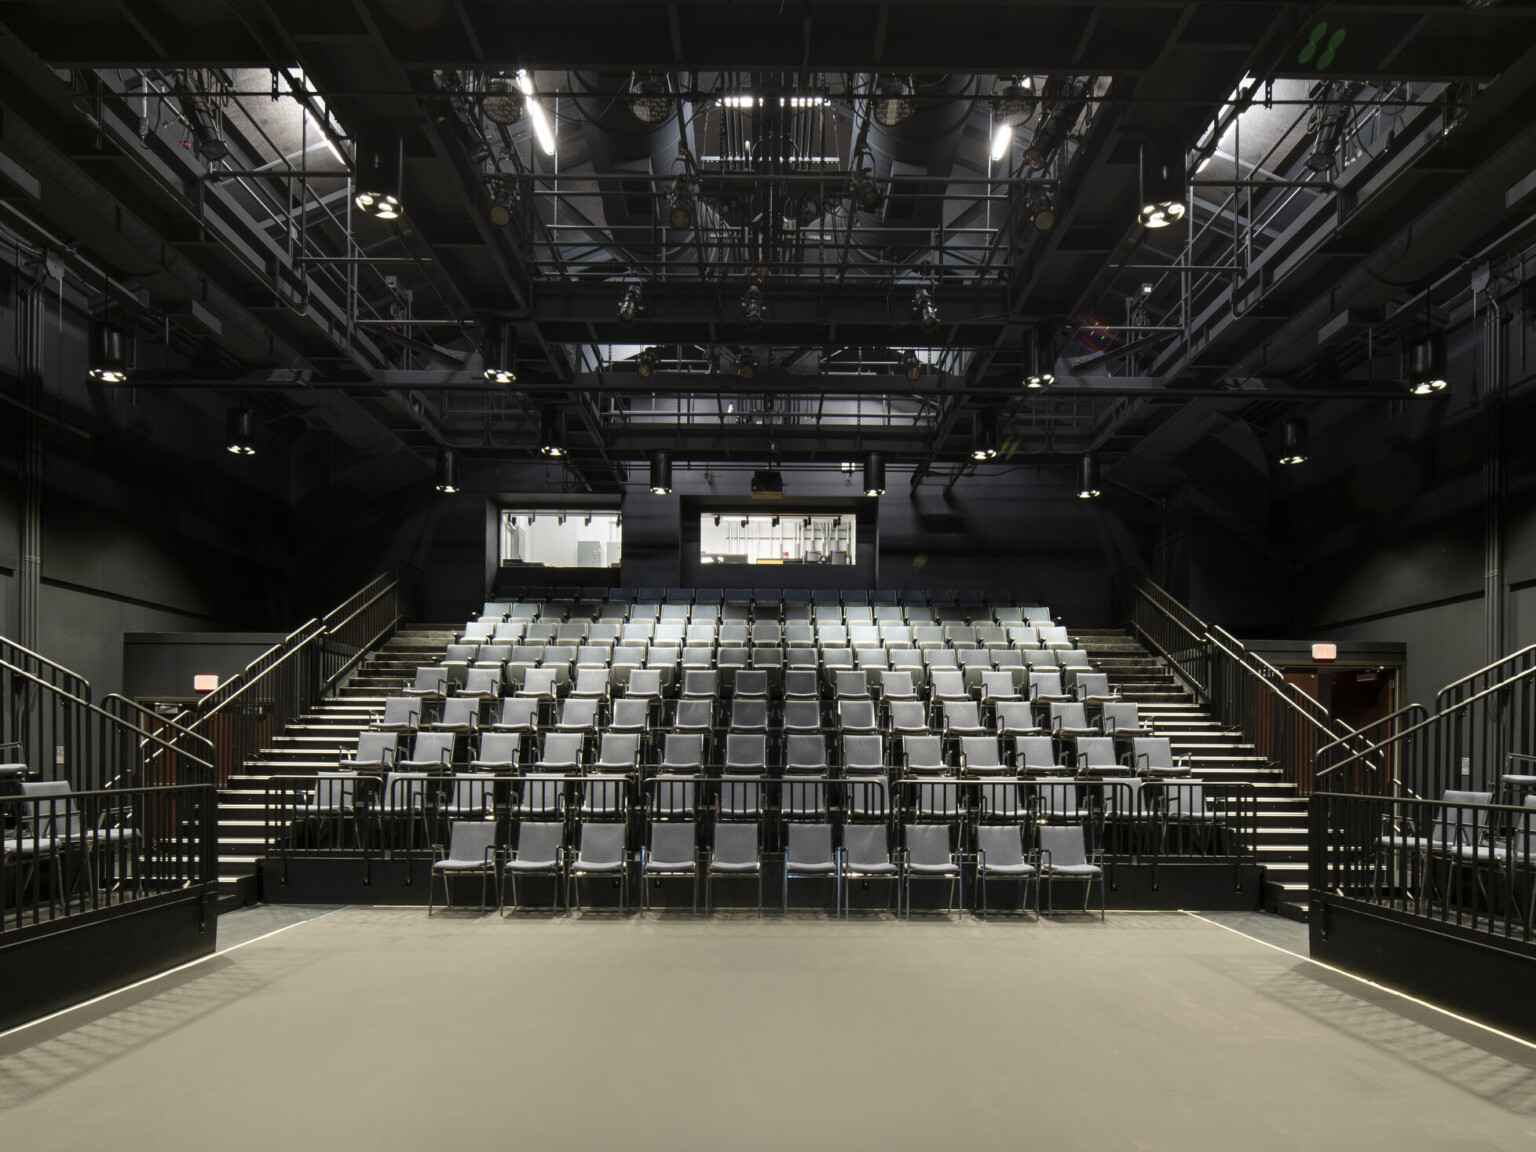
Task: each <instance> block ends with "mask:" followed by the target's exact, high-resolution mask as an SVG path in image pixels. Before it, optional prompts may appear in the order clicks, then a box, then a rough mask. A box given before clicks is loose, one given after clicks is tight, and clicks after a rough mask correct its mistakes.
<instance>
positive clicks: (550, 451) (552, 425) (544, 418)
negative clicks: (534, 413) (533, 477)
mask: <svg viewBox="0 0 1536 1152" xmlns="http://www.w3.org/2000/svg"><path fill="white" fill-rule="evenodd" d="M564 423H565V421H564V420H562V419H561V416H560V413H559V412H555V411H553V410H551V409H548V408H546V409H544V410H543V411H541V412H540V413H539V452H540V453H541V454H543V455H545V456H564V455H565V435H564V428H563V427H562V426H563V425H564Z"/></svg>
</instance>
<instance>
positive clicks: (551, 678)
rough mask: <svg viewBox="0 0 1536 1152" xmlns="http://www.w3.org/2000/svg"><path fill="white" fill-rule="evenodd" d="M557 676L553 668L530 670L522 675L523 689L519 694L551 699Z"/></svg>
mask: <svg viewBox="0 0 1536 1152" xmlns="http://www.w3.org/2000/svg"><path fill="white" fill-rule="evenodd" d="M558 675H559V674H558V673H557V672H556V671H555V670H554V669H553V668H530V669H528V671H526V672H524V673H523V687H522V691H521V693H520V694H521V695H523V696H549V697H553V696H554V695H555V684H556V677H557V676H558Z"/></svg>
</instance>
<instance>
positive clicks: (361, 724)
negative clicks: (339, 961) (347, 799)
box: [218, 624, 458, 907]
mask: <svg viewBox="0 0 1536 1152" xmlns="http://www.w3.org/2000/svg"><path fill="white" fill-rule="evenodd" d="M457 634H458V627H457V626H455V625H452V624H407V625H404V626H402V627H401V628H400V630H399V631H398V632H396V633H395V635H394V637H393V638H392V639H391V640H389V641H388V642H387V643H385V645H384V646H383V647H382V648H380V649H379V650H378V652H376V653H375V654H374V655H373V656H371V657H369V658H368V659H367V660H366V661H364V662H363V664H362V665H361V666H360V667H359V668H358V670H357V671H356V672H355V673H353V675H352V677H351V678H350V679H349V680H348V681H347V682H346V684H344V685H343V686H342V687H341V689H340V690H339V691H338V693H337V694H336V695H335V696H334V697H332V698H330V699H328V700H325V701H324V702H322V703H321V704H320V705H319V707H317V708H316V709H315V711H313V712H311V713H308V714H306V715H304V716H301V717H300V718H299V720H298V722H297V723H295V724H291V725H289V727H288V730H287V731H286V732H284V733H283V735H281V736H279V737H277V738H276V739H275V740H274V741H273V742H272V744H271V746H270V747H267V748H264V749H262V751H261V752H260V753H259V754H258V756H257V758H256V759H254V760H248V761H246V762H245V764H244V765H243V766H242V770H241V771H240V772H238V773H236V774H235V775H233V776H231V777H230V778H229V783H228V784H227V785H226V786H225V787H224V788H222V789H221V790H220V792H219V812H218V821H219V896H220V904H221V907H222V906H230V905H243V904H250V903H254V902H255V900H256V897H257V893H256V860H257V858H258V857H259V856H260V855H261V853H262V848H263V845H264V843H265V841H264V835H265V829H264V812H265V805H266V792H267V781H268V777H271V776H284V775H294V776H309V775H313V774H314V773H315V772H319V771H333V770H334V769H335V768H336V763H337V761H338V760H339V759H340V758H341V756H342V754H343V752H344V751H347V750H350V749H353V748H355V747H356V746H357V734H358V733H359V732H360V731H362V730H363V729H364V728H366V727H367V726H368V722H369V720H370V719H371V718H372V717H374V716H375V715H377V714H378V713H381V712H382V711H383V710H384V699H385V697H386V696H398V695H399V694H400V689H401V687H402V686H403V685H404V684H409V683H410V682H411V681H412V680H413V679H414V678H415V676H416V669H417V667H418V666H420V665H423V664H436V663H438V662H439V661H440V660H441V659H442V657H443V649H444V648H445V647H446V646H447V645H448V644H450V643H452V642H453V639H454V637H455V636H456V635H457Z"/></svg>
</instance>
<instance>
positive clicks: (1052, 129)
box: [1024, 76, 1088, 171]
mask: <svg viewBox="0 0 1536 1152" xmlns="http://www.w3.org/2000/svg"><path fill="white" fill-rule="evenodd" d="M1087 97H1088V86H1087V85H1086V84H1084V83H1082V82H1080V81H1075V80H1068V79H1065V78H1063V77H1057V76H1053V77H1051V78H1050V79H1049V80H1047V81H1046V84H1045V90H1044V92H1043V93H1042V94H1041V112H1040V119H1039V120H1038V122H1037V123H1036V124H1035V134H1034V136H1033V137H1032V138H1031V139H1030V142H1029V147H1028V148H1026V149H1025V150H1024V163H1025V164H1027V165H1028V166H1029V167H1031V168H1033V169H1035V170H1037V171H1038V170H1039V169H1041V168H1044V167H1045V166H1046V165H1048V164H1049V163H1050V162H1051V157H1052V156H1054V155H1055V154H1056V149H1058V148H1060V147H1061V142H1062V141H1063V140H1065V139H1066V138H1067V133H1068V132H1070V131H1072V126H1073V125H1074V124H1076V123H1077V118H1078V117H1079V116H1081V115H1082V114H1083V108H1084V106H1085V105H1086V104H1087V102H1088V100H1087Z"/></svg>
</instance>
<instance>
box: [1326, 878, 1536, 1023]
mask: <svg viewBox="0 0 1536 1152" xmlns="http://www.w3.org/2000/svg"><path fill="white" fill-rule="evenodd" d="M1310 929H1311V944H1312V958H1313V959H1314V960H1320V961H1322V962H1323V963H1324V964H1331V965H1333V967H1335V968H1341V969H1343V970H1344V971H1345V972H1350V973H1352V974H1354V975H1356V976H1363V977H1364V978H1365V979H1367V980H1372V981H1375V982H1376V983H1378V984H1382V985H1385V986H1386V987H1388V988H1391V989H1393V990H1394V991H1397V992H1404V993H1407V994H1408V995H1410V996H1415V997H1417V998H1419V999H1421V1000H1427V1001H1429V1002H1430V1003H1431V1004H1435V1005H1438V1006H1440V1007H1442V1008H1448V1009H1450V1010H1451V1011H1454V1012H1458V1013H1460V1014H1461V1015H1463V1016H1467V1017H1470V1018H1471V1019H1473V1020H1477V1021H1479V1022H1480V1023H1483V1024H1487V1025H1488V1026H1490V1027H1492V1028H1498V1029H1500V1030H1501V1031H1504V1032H1510V1033H1513V1034H1514V1035H1517V1036H1521V1037H1524V1038H1525V1039H1527V1040H1533V1041H1536V997H1533V996H1531V995H1530V992H1529V989H1530V987H1531V985H1532V982H1533V981H1536V945H1527V944H1522V943H1520V942H1518V941H1509V942H1507V943H1502V942H1499V941H1497V940H1493V939H1491V938H1490V937H1489V936H1488V935H1487V934H1486V933H1474V932H1472V931H1471V930H1470V929H1465V928H1460V929H1459V928H1457V927H1456V926H1455V925H1454V924H1443V925H1442V924H1433V925H1431V924H1426V922H1425V921H1424V920H1423V918H1413V917H1408V916H1406V915H1405V914H1403V913H1400V912H1395V911H1393V910H1392V909H1387V908H1377V907H1374V906H1371V905H1366V904H1362V903H1357V902H1355V901H1350V900H1347V899H1340V898H1339V897H1337V896H1334V895H1330V894H1328V893H1324V892H1318V891H1313V892H1312V915H1311V922H1310Z"/></svg>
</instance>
